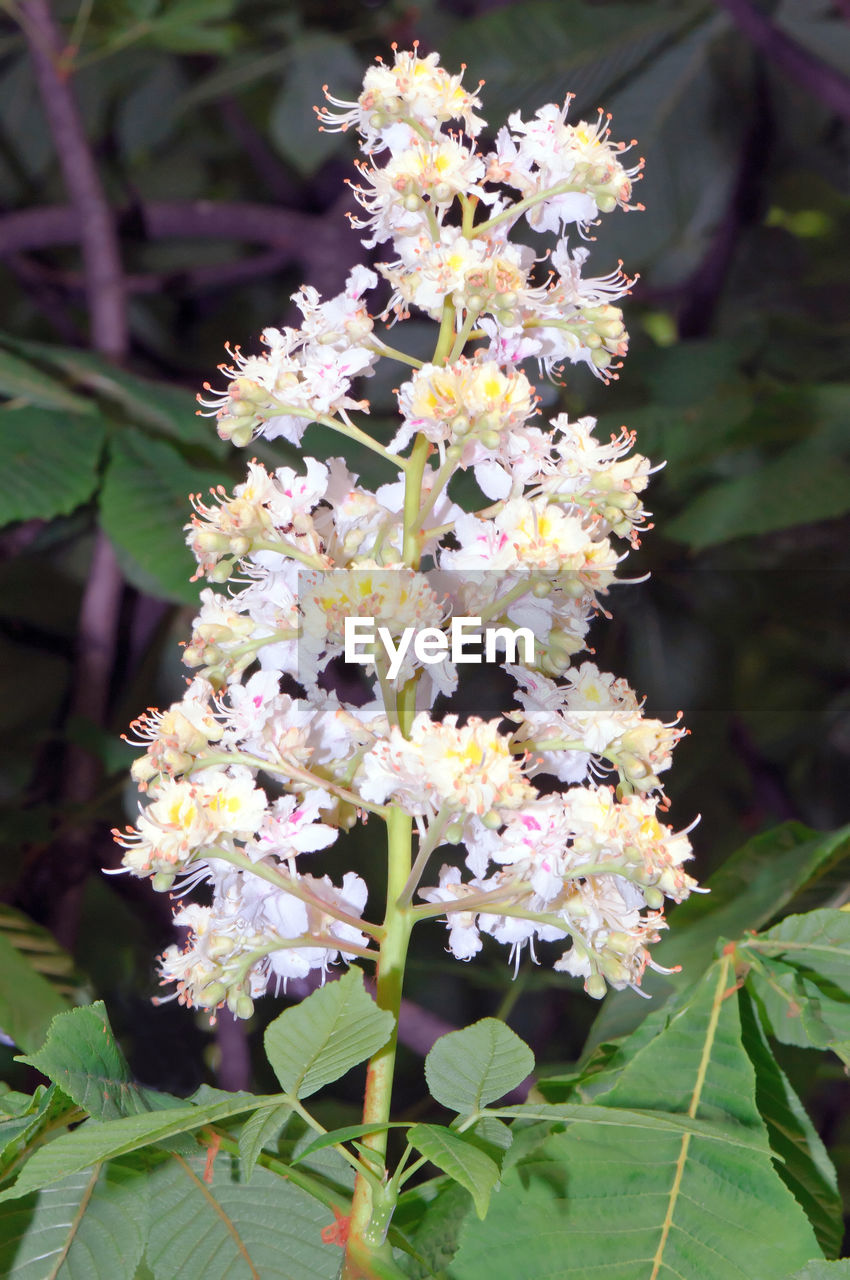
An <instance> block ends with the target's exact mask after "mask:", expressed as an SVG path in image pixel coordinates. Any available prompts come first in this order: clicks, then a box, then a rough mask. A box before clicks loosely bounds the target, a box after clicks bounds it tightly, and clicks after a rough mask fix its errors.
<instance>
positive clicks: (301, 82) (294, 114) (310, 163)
mask: <svg viewBox="0 0 850 1280" xmlns="http://www.w3.org/2000/svg"><path fill="white" fill-rule="evenodd" d="M362 80H363V67H362V64H361V62H360V59H359V58H358V57H357V56H356V55H355V54H354V52H353V51H352V49H351V46H350V45H349V44H347V43H346V41H345V40H342V39H337V37H336V36H332V35H329V34H325V33H323V32H309V33H306V34H305V35H303V36H302V37H301V38H300V40H299V42H298V57H297V58H296V59H294V60H293V61H292V62H290V64H289V67H288V68H287V72H286V80H285V82H284V86H283V88H282V89H281V90H280V92H279V93H278V95H277V97H276V98H275V101H274V104H273V106H272V110H271V115H270V117H269V133H270V135H271V138H272V141H273V142H274V144H275V147H276V148H277V150H278V151H279V152H280V154H281V155H282V156H283V157H284V159H285V160H287V161H288V162H289V163H290V164H291V165H292V166H293V168H294V169H296V170H297V171H298V173H300V174H303V175H305V176H309V175H310V174H313V173H315V172H316V170H317V169H318V168H319V166H320V165H322V164H323V163H324V162H325V160H327V159H328V157H329V156H331V155H333V154H334V152H336V151H339V150H340V147H341V145H344V143H341V139H340V135H339V134H338V133H328V132H320V131H319V129H318V127H317V122H316V117H315V116H314V114H313V112H312V111H309V110H307V111H305V109H304V104H305V103H307V102H310V101H311V99H314V98H317V97H318V96H319V90H320V86H321V85H323V84H330V85H331V86H332V92H333V93H334V95H335V96H336V97H341V98H349V97H351V98H356V97H357V95H358V93H359V92H360V89H361V85H362Z"/></svg>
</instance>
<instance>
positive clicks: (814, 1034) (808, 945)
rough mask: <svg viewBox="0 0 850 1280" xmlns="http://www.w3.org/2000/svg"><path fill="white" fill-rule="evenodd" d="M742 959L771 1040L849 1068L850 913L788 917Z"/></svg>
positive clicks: (744, 948)
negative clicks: (834, 1058) (827, 1054)
mask: <svg viewBox="0 0 850 1280" xmlns="http://www.w3.org/2000/svg"><path fill="white" fill-rule="evenodd" d="M740 953H741V954H742V955H743V956H745V957H746V958H747V959H749V960H751V962H752V965H753V967H752V968H751V969H750V971H749V974H748V977H747V982H748V985H749V986H750V988H751V989H752V991H753V992H754V994H755V996H756V998H757V1000H758V1001H759V1004H760V1006H761V1007H762V1008H763V1010H764V1012H765V1015H766V1018H767V1021H768V1025H769V1029H770V1032H771V1034H772V1035H774V1036H775V1037H776V1039H777V1040H782V1041H784V1043H786V1044H794V1045H801V1046H803V1047H805V1048H810V1047H811V1048H816V1049H832V1050H833V1051H834V1052H835V1053H837V1054H838V1056H839V1057H840V1058H841V1059H842V1061H843V1062H845V1063H850V912H847V911H843V910H834V909H830V908H823V909H822V910H820V911H809V912H807V913H806V914H805V915H794V916H786V918H785V919H784V920H783V921H781V923H780V924H778V925H776V926H775V927H774V928H773V929H768V930H767V931H766V932H765V933H762V934H759V936H758V937H757V938H752V939H745V940H744V941H743V942H742V943H741V944H740Z"/></svg>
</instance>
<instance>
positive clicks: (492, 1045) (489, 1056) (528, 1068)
mask: <svg viewBox="0 0 850 1280" xmlns="http://www.w3.org/2000/svg"><path fill="white" fill-rule="evenodd" d="M533 1070H534V1054H533V1053H532V1052H531V1050H530V1049H529V1047H528V1045H527V1044H526V1043H525V1041H524V1040H520V1038H519V1036H518V1035H516V1034H515V1033H514V1032H513V1031H511V1029H510V1027H507V1026H505V1024H504V1022H501V1021H499V1019H498V1018H482V1019H481V1021H480V1022H476V1023H474V1024H473V1025H472V1026H471V1027H464V1029H463V1030H462V1031H450V1032H449V1033H448V1035H445V1036H441V1037H440V1039H439V1040H437V1042H436V1043H435V1044H434V1046H433V1048H432V1049H431V1051H430V1053H429V1054H428V1056H427V1058H426V1059H425V1079H426V1080H427V1081H428V1088H429V1089H430V1091H431V1095H432V1097H434V1098H436V1100H437V1101H438V1102H441V1103H442V1104H443V1106H444V1107H448V1108H449V1109H450V1110H452V1111H457V1112H459V1113H460V1114H461V1115H469V1114H470V1113H471V1112H473V1111H478V1110H479V1109H480V1108H481V1107H485V1106H486V1105H487V1103H488V1102H494V1101H495V1100H496V1098H501V1097H503V1096H504V1095H505V1094H506V1093H509V1092H510V1091H511V1089H515V1088H516V1086H517V1085H518V1084H521V1083H522V1081H523V1080H525V1078H526V1076H529V1075H530V1074H531V1072H532V1071H533Z"/></svg>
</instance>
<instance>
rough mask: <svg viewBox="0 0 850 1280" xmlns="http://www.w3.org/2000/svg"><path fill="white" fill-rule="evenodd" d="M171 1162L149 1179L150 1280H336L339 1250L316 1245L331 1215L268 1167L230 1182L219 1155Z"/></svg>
mask: <svg viewBox="0 0 850 1280" xmlns="http://www.w3.org/2000/svg"><path fill="white" fill-rule="evenodd" d="M204 1169H205V1164H204V1160H203V1158H202V1157H199V1158H196V1159H193V1160H183V1159H182V1158H180V1157H174V1158H173V1159H171V1160H169V1161H168V1162H167V1163H166V1164H163V1165H160V1166H159V1167H158V1168H157V1169H155V1170H154V1171H153V1172H152V1174H151V1177H150V1192H151V1230H150V1237H149V1241H148V1246H147V1252H146V1256H147V1262H148V1265H149V1267H150V1269H151V1271H152V1272H153V1274H154V1276H155V1277H156V1280H197V1277H198V1276H203V1277H204V1280H336V1276H337V1274H338V1272H339V1265H340V1250H339V1248H338V1247H337V1246H335V1245H327V1244H323V1243H322V1239H321V1232H322V1228H323V1227H326V1226H328V1225H329V1223H330V1222H332V1215H331V1212H330V1210H329V1209H328V1208H327V1207H326V1206H325V1205H323V1204H320V1203H319V1201H317V1200H314V1199H312V1197H310V1196H308V1195H307V1194H306V1193H305V1192H303V1191H301V1190H299V1189H298V1188H297V1187H294V1186H292V1184H291V1183H289V1182H287V1181H286V1180H285V1179H283V1178H279V1177H276V1176H275V1175H274V1174H271V1173H269V1172H268V1171H267V1170H266V1169H255V1171H254V1176H253V1178H252V1179H251V1185H250V1187H249V1186H246V1185H245V1184H244V1183H240V1182H238V1181H236V1179H235V1177H234V1176H233V1174H232V1170H231V1165H230V1162H229V1161H228V1160H227V1159H226V1158H224V1157H223V1156H222V1155H221V1154H219V1155H218V1156H217V1158H216V1161H215V1165H214V1168H213V1177H212V1182H211V1183H210V1184H208V1183H206V1182H205V1181H204V1176H203V1175H204Z"/></svg>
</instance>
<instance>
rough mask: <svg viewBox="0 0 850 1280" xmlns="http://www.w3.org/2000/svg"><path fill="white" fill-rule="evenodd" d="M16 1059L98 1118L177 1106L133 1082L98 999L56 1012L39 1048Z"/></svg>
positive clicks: (102, 1118) (175, 1101)
mask: <svg viewBox="0 0 850 1280" xmlns="http://www.w3.org/2000/svg"><path fill="white" fill-rule="evenodd" d="M19 1061H21V1062H28V1063H29V1065H30V1066H32V1067H35V1068H36V1070H38V1071H40V1072H41V1073H42V1075H45V1076H47V1077H48V1078H49V1079H50V1080H52V1081H53V1082H54V1083H55V1084H58V1085H59V1086H60V1087H61V1088H62V1090H63V1092H65V1093H67V1095H68V1097H69V1098H73V1100H74V1102H76V1103H77V1105H78V1106H80V1107H83V1108H84V1109H85V1110H86V1111H88V1112H89V1114H90V1115H92V1116H94V1117H95V1119H97V1120H115V1119H117V1118H118V1117H119V1116H129V1115H138V1114H140V1113H142V1112H148V1111H155V1110H160V1109H164V1108H165V1107H168V1106H179V1105H180V1104H179V1102H178V1100H177V1099H176V1098H169V1097H168V1095H166V1094H157V1093H154V1092H153V1090H150V1089H141V1088H139V1086H138V1085H136V1084H134V1083H133V1080H132V1077H131V1075H130V1068H129V1066H128V1064H127V1060H126V1058H125V1057H124V1054H123V1053H122V1052H121V1049H120V1047H119V1045H118V1042H117V1041H116V1039H115V1036H114V1035H113V1034H112V1028H111V1026H110V1025H109V1018H108V1017H107V1016H106V1007H105V1005H104V1003H103V1001H102V1000H97V1001H95V1003H94V1004H91V1005H85V1006H84V1007H82V1008H80V1009H71V1010H69V1011H68V1012H67V1013H60V1014H58V1015H57V1016H56V1017H55V1018H54V1019H53V1021H52V1022H51V1024H50V1029H49V1031H48V1033H47V1040H46V1041H45V1043H44V1044H43V1045H42V1047H41V1048H40V1049H39V1050H38V1052H37V1053H31V1054H29V1055H28V1056H27V1057H22V1058H20V1059H19Z"/></svg>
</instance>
